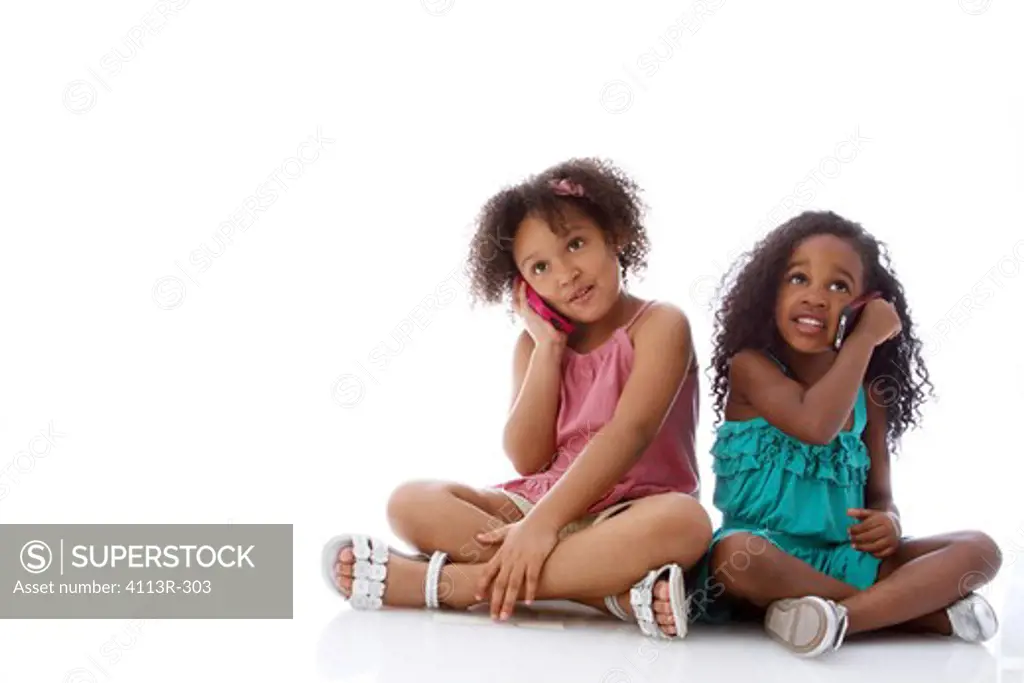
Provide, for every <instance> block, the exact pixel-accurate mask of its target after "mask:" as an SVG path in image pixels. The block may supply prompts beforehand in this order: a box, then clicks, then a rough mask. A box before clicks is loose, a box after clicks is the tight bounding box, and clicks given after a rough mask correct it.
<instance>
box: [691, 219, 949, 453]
mask: <svg viewBox="0 0 1024 683" xmlns="http://www.w3.org/2000/svg"><path fill="white" fill-rule="evenodd" d="M822 234H829V235H835V236H836V237H839V238H842V239H845V240H847V241H848V242H849V243H850V244H851V245H852V246H853V247H854V248H855V249H856V250H857V251H858V252H859V253H860V256H861V260H862V262H863V264H864V277H865V281H864V291H865V292H867V291H879V292H881V293H882V296H883V297H884V298H885V299H887V300H888V301H890V302H891V303H892V304H893V306H894V307H895V308H896V311H897V313H898V314H899V317H900V322H901V323H902V324H903V330H902V332H901V333H900V334H899V336H897V337H896V338H894V339H891V340H889V341H887V342H885V343H883V344H881V345H879V346H878V347H877V348H876V349H875V351H874V353H873V354H872V356H871V361H870V363H869V364H868V369H867V375H866V381H867V382H868V386H869V387H870V389H871V390H872V391H873V393H874V394H875V395H876V396H881V397H882V398H881V400H879V401H878V402H879V403H881V404H882V405H884V406H885V408H886V416H887V423H888V424H887V428H886V440H887V443H888V444H889V447H890V448H892V449H895V448H897V447H898V445H899V440H900V437H902V435H903V434H904V432H905V431H906V430H907V429H908V428H910V427H916V426H917V425H918V424H919V422H920V415H921V413H920V408H921V405H922V404H923V403H924V401H925V400H926V398H927V396H928V395H931V394H932V393H933V392H932V389H933V387H932V384H931V381H930V378H929V374H928V369H927V367H926V366H925V363H924V359H923V358H922V356H921V348H922V344H921V341H920V340H919V339H918V338H917V335H916V334H915V331H914V325H913V321H912V320H911V317H910V309H909V306H908V304H907V299H906V295H905V294H904V292H903V286H902V285H901V284H900V282H899V280H897V279H896V275H895V272H894V271H893V269H892V266H891V261H890V257H889V254H888V249H887V247H886V245H885V244H884V243H882V242H880V241H878V240H877V239H875V237H873V236H872V235H871V234H870V233H868V232H867V231H866V230H865V229H864V228H863V227H861V226H860V225H859V224H858V223H854V222H852V221H849V220H847V219H845V218H843V217H841V216H839V215H837V214H835V213H833V212H831V211H807V212H804V213H802V214H800V215H799V216H796V217H795V218H792V219H790V220H789V221H787V222H786V223H783V224H782V225H780V226H779V227H777V228H775V229H774V230H773V231H771V232H770V233H768V234H767V235H766V236H765V237H764V238H763V239H761V240H760V241H759V242H758V243H757V244H756V245H755V246H754V248H753V249H751V250H750V251H749V252H747V253H746V254H744V255H743V256H741V257H740V258H739V259H737V261H736V262H735V263H734V264H733V265H732V267H730V269H729V271H728V272H727V273H726V274H725V275H724V276H723V278H722V282H721V284H720V285H719V288H718V292H717V294H716V298H717V299H718V301H719V303H718V307H717V311H716V312H715V331H714V350H713V354H712V361H711V367H710V368H709V369H708V373H709V375H710V377H711V380H712V390H713V393H714V396H715V404H714V406H715V416H716V418H717V421H718V422H720V421H721V420H722V417H723V413H724V410H725V399H726V395H727V394H728V391H729V362H730V360H731V359H732V357H733V356H734V355H736V353H738V352H739V351H741V350H743V349H763V350H767V351H770V352H772V353H774V354H775V355H776V356H778V355H779V350H780V349H781V348H782V345H783V344H784V343H785V342H784V341H783V340H782V338H781V336H780V335H779V332H778V328H777V327H776V324H775V302H776V299H777V297H778V292H779V287H780V285H781V283H782V277H783V275H784V274H785V270H786V266H787V264H788V262H789V258H790V256H791V255H792V253H793V251H794V249H795V248H796V247H797V245H798V244H799V243H800V242H802V241H803V240H805V239H807V238H808V237H811V236H813V235H822ZM723 291H724V295H723V294H722V292H723Z"/></svg>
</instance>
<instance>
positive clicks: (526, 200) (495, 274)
mask: <svg viewBox="0 0 1024 683" xmlns="http://www.w3.org/2000/svg"><path fill="white" fill-rule="evenodd" d="M561 180H568V181H569V182H570V183H574V184H575V185H577V186H579V187H581V188H582V189H583V196H579V197H577V196H562V195H556V194H555V193H554V191H553V190H552V187H551V185H552V183H555V182H558V181H561ZM569 205H571V206H574V207H576V208H577V209H578V210H580V211H582V212H583V213H585V214H586V215H587V216H589V217H590V219H591V220H593V221H594V223H596V224H597V225H598V227H600V228H601V230H602V231H603V232H604V234H605V239H606V240H607V241H608V242H609V243H612V244H619V245H621V253H620V255H619V263H620V266H621V268H622V278H623V280H624V281H625V280H626V278H627V277H628V275H629V274H630V273H632V274H639V273H640V272H642V271H643V270H644V269H645V268H646V267H647V255H648V252H649V250H650V245H649V243H648V239H647V230H646V228H645V227H644V224H643V216H644V213H645V211H646V208H647V207H646V205H645V204H644V203H643V201H642V200H641V199H640V188H639V187H638V186H637V184H636V183H635V182H634V181H633V180H632V179H631V178H630V177H629V176H628V175H626V173H625V172H623V171H622V170H621V169H619V168H618V167H617V166H615V165H614V164H612V163H611V162H609V161H605V160H603V159H592V158H586V159H570V160H568V161H565V162H563V163H560V164H557V165H555V166H552V167H551V168H548V169H546V170H544V171H542V172H541V173H538V174H536V175H533V176H530V177H529V178H527V179H526V180H524V181H523V182H521V183H519V184H518V185H514V186H511V187H505V188H503V189H502V190H501V191H500V192H498V193H497V194H495V195H494V196H493V197H491V198H490V199H488V200H487V202H486V203H485V204H484V206H483V208H482V209H481V210H480V213H479V216H478V217H477V220H476V232H475V234H474V235H473V238H472V240H471V241H470V246H469V257H468V259H467V264H466V271H467V274H468V276H469V281H470V294H471V296H472V298H473V299H474V300H475V301H476V302H484V303H500V302H501V301H502V300H504V299H505V298H506V297H508V296H510V295H511V292H512V282H513V280H514V278H515V276H516V275H517V274H518V273H519V270H518V268H517V267H516V264H515V259H514V258H513V257H512V242H513V239H514V238H515V234H516V230H517V229H518V228H519V224H520V223H521V222H522V221H523V219H525V218H526V217H527V216H529V215H531V214H532V215H536V216H540V217H542V218H543V219H544V220H545V221H546V222H547V223H548V225H550V226H552V227H553V228H554V229H555V230H556V231H558V232H559V233H561V232H564V230H565V227H564V225H565V215H564V212H563V209H564V207H566V206H569Z"/></svg>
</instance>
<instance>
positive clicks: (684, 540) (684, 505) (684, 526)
mask: <svg viewBox="0 0 1024 683" xmlns="http://www.w3.org/2000/svg"><path fill="white" fill-rule="evenodd" d="M655 517H656V522H655V523H654V524H651V525H649V527H648V528H649V530H650V531H651V532H652V536H653V540H654V542H656V543H658V544H666V543H668V544H669V545H671V546H672V547H673V548H674V551H673V555H675V556H677V561H678V562H680V563H682V564H684V565H685V566H689V565H691V564H693V563H695V562H696V561H697V560H698V559H700V557H701V556H702V555H703V554H704V553H705V552H707V549H708V546H709V545H710V544H711V535H712V528H711V518H710V517H708V513H707V511H706V510H705V509H704V507H703V506H702V505H701V504H700V502H699V501H697V500H696V499H695V498H693V497H692V496H688V495H686V494H683V493H666V494H662V495H661V496H658V506H657V511H656V513H655Z"/></svg>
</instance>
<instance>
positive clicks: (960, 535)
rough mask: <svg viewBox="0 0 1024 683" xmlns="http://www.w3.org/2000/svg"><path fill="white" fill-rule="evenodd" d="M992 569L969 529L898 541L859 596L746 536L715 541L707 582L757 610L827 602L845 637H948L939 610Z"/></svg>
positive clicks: (991, 548) (990, 555)
mask: <svg viewBox="0 0 1024 683" xmlns="http://www.w3.org/2000/svg"><path fill="white" fill-rule="evenodd" d="M738 558H742V559H741V560H740V561H737V559H738ZM1000 564H1001V556H1000V552H999V548H998V546H997V545H996V543H995V542H994V541H993V540H992V539H991V538H990V537H989V536H988V535H986V534H984V533H982V532H977V531H962V532H957V533H951V534H943V535H940V536H931V537H927V538H920V539H911V540H907V541H905V542H903V544H902V545H900V547H899V549H898V550H897V551H896V553H894V554H893V555H891V556H889V557H887V558H885V559H884V560H883V561H882V563H881V566H880V568H879V572H878V577H877V580H876V582H875V583H874V584H873V585H872V586H870V587H869V588H867V589H865V590H859V589H858V588H856V587H855V586H852V585H850V584H848V583H845V582H843V581H840V580H838V579H835V578H833V577H831V576H828V575H826V574H823V573H821V572H819V571H817V570H816V569H814V567H812V566H811V565H809V564H807V563H806V562H804V561H803V560H800V559H798V558H796V557H793V556H792V555H789V554H788V553H786V552H784V551H782V550H781V549H779V548H778V547H776V546H774V545H773V544H771V543H770V542H768V541H767V540H765V539H763V538H761V537H759V536H754V535H751V534H748V533H736V534H733V535H731V536H728V537H726V538H724V539H722V541H720V542H719V543H718V544H717V545H716V547H715V550H714V551H713V553H712V567H713V568H714V574H713V581H714V582H715V583H716V584H718V586H719V587H720V588H721V589H722V591H724V593H726V594H728V595H731V596H733V597H735V598H739V599H740V600H742V601H745V602H747V603H749V604H751V605H753V606H755V607H756V608H759V609H762V610H763V609H764V608H766V607H768V606H769V605H770V604H771V603H773V602H775V601H776V600H783V599H786V598H800V597H805V596H817V597H820V598H825V599H827V600H832V601H834V602H836V603H838V604H839V605H841V606H842V607H844V608H845V609H846V612H847V619H848V629H847V633H850V634H853V633H860V632H864V631H873V630H878V629H883V628H888V627H899V628H901V629H904V630H912V631H925V632H932V633H941V634H944V635H950V634H951V633H952V625H951V624H950V621H949V617H948V615H947V613H946V608H947V607H949V606H950V605H952V604H953V603H955V602H957V601H958V600H960V599H961V598H963V597H965V596H966V595H967V594H968V593H970V592H972V591H974V590H975V589H977V588H980V587H981V586H983V585H984V584H986V583H988V582H989V581H991V580H992V579H993V578H994V577H995V575H996V572H997V571H998V570H999V566H1000Z"/></svg>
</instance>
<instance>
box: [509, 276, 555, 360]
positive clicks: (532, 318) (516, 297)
mask: <svg viewBox="0 0 1024 683" xmlns="http://www.w3.org/2000/svg"><path fill="white" fill-rule="evenodd" d="M526 287H527V285H526V281H525V280H523V279H522V278H519V279H517V280H516V284H515V287H514V289H513V290H512V308H513V309H514V310H515V312H516V313H518V314H519V317H521V318H522V319H523V321H524V322H525V323H526V330H527V331H528V332H529V333H530V336H531V337H533V342H534V344H536V345H537V346H552V347H557V348H561V347H564V346H565V344H566V342H567V341H568V339H569V336H568V335H567V334H565V333H564V332H560V331H559V330H556V329H555V327H554V325H552V324H551V323H549V322H548V321H547V320H544V318H542V317H540V316H539V315H537V313H536V311H534V310H533V309H532V308H530V306H529V305H528V304H527V303H526Z"/></svg>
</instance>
